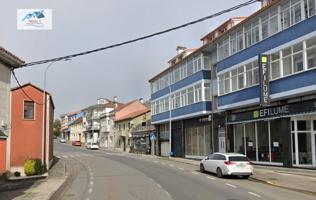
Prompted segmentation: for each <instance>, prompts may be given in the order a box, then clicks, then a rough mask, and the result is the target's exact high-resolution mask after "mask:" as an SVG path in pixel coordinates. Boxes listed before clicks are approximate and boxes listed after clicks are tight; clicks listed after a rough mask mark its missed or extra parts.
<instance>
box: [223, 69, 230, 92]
mask: <svg viewBox="0 0 316 200" xmlns="http://www.w3.org/2000/svg"><path fill="white" fill-rule="evenodd" d="M224 88H225V89H224V90H225V93H229V92H230V73H229V72H226V73H225V74H224Z"/></svg>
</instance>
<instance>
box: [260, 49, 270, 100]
mask: <svg viewBox="0 0 316 200" xmlns="http://www.w3.org/2000/svg"><path fill="white" fill-rule="evenodd" d="M259 75H260V105H261V106H269V105H270V86H269V62H268V56H267V55H259Z"/></svg>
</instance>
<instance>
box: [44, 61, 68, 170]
mask: <svg viewBox="0 0 316 200" xmlns="http://www.w3.org/2000/svg"><path fill="white" fill-rule="evenodd" d="M69 60H70V59H69V58H66V59H62V61H69ZM57 61H61V60H55V61H53V62H51V63H49V64H48V65H47V67H46V69H45V71H44V86H43V103H42V104H43V116H42V164H43V165H44V163H45V162H44V157H45V156H44V148H45V145H44V142H45V140H44V135H45V110H46V101H47V99H46V76H47V71H48V70H49V68H50V67H51V66H52V65H53V64H54V63H56V62H57Z"/></svg>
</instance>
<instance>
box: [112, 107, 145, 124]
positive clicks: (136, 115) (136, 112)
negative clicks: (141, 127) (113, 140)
mask: <svg viewBox="0 0 316 200" xmlns="http://www.w3.org/2000/svg"><path fill="white" fill-rule="evenodd" d="M147 112H150V109H148V108H146V109H143V110H138V111H135V112H132V113H129V114H127V115H124V116H122V117H120V118H118V119H115V121H123V120H126V119H133V118H135V117H138V116H140V115H143V114H145V113H147Z"/></svg>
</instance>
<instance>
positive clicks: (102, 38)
mask: <svg viewBox="0 0 316 200" xmlns="http://www.w3.org/2000/svg"><path fill="white" fill-rule="evenodd" d="M245 1H246V0H220V1H215V0H90V1H88V0H54V1H48V0H38V1H35V0H34V1H22V0H10V1H5V2H2V4H1V5H2V6H3V9H2V10H1V12H0V18H1V19H2V23H1V25H2V26H1V31H0V46H3V47H4V48H6V49H8V50H10V51H12V52H13V53H14V54H16V55H17V56H19V57H20V58H22V59H23V60H25V61H26V62H31V61H37V60H41V59H47V58H53V57H58V56H62V55H65V54H72V53H77V52H80V51H85V50H89V49H94V48H99V47H102V46H107V45H109V44H113V43H117V42H122V41H125V40H128V39H132V38H135V37H139V36H142V35H144V34H150V33H153V32H157V31H160V30H163V29H166V28H170V27H173V26H177V25H180V24H183V23H186V22H188V21H191V20H194V19H198V18H201V17H204V16H207V15H210V14H212V13H214V12H216V11H219V10H222V9H225V8H228V7H231V6H233V5H236V4H238V3H241V2H245ZM259 7H260V4H259V3H256V4H253V5H251V6H248V7H246V8H243V9H240V10H238V11H234V12H231V13H229V14H225V15H223V16H220V17H217V18H214V19H211V20H207V21H204V22H202V23H199V24H197V25H193V26H190V27H188V28H185V29H181V30H177V31H175V32H172V33H168V34H166V35H162V36H158V37H156V38H153V39H149V40H146V41H141V42H137V43H134V44H130V45H127V46H123V47H119V48H116V49H111V50H106V51H102V52H99V53H96V54H93V55H88V56H83V57H80V58H75V59H73V60H71V61H68V62H62V61H61V62H57V63H55V64H54V65H53V66H52V67H51V68H50V70H49V72H48V80H47V89H48V91H49V92H51V93H52V95H53V98H54V102H55V105H56V111H55V116H59V115H60V114H61V113H66V112H71V111H75V110H79V109H81V108H83V107H85V106H87V105H91V104H94V103H95V102H96V99H97V98H98V97H107V98H112V97H113V96H115V95H116V96H118V100H119V101H121V102H127V101H130V100H133V99H136V98H140V97H143V98H145V99H148V98H149V96H150V91H149V84H148V80H149V79H150V78H151V77H153V76H154V75H155V74H157V73H158V72H160V71H161V70H162V69H164V68H166V67H167V61H168V60H169V59H170V58H172V57H173V56H175V54H176V51H175V48H176V46H177V45H183V46H187V47H189V48H193V47H198V46H200V45H201V41H200V38H201V37H202V36H204V35H205V34H207V33H208V32H210V31H211V30H212V29H213V28H215V27H216V26H218V25H219V24H220V23H222V22H224V21H225V20H227V19H228V18H229V17H233V16H247V15H249V14H251V13H253V12H254V11H255V10H257V9H258V8H259ZM24 8H49V9H52V11H53V30H51V31H20V30H17V28H16V13H17V9H24ZM46 66H47V64H45V65H38V66H33V67H29V68H25V69H20V70H18V71H17V76H18V78H19V79H20V81H21V83H26V82H32V83H34V84H36V85H38V86H39V87H43V73H44V69H45V67H46ZM12 85H13V86H14V85H16V83H15V82H14V80H13V79H12Z"/></svg>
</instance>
